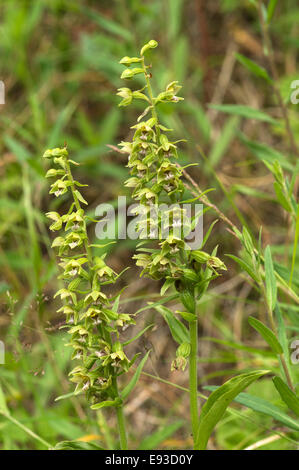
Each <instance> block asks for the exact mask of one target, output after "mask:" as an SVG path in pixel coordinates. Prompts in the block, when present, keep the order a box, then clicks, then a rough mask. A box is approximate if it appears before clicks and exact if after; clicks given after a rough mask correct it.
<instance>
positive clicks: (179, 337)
mask: <svg viewBox="0 0 299 470" xmlns="http://www.w3.org/2000/svg"><path fill="white" fill-rule="evenodd" d="M155 309H156V310H157V312H159V313H161V315H162V316H163V318H164V320H165V321H166V323H167V324H168V326H169V329H170V332H171V334H172V337H173V339H174V340H175V341H176V342H177V343H178V344H182V343H188V341H189V332H188V330H187V328H186V327H185V325H184V324H183V323H182V322H180V320H178V319H177V318H176V317H175V315H174V313H173V312H172V311H171V310H169V308H166V307H164V306H162V305H160V306H156V307H155Z"/></svg>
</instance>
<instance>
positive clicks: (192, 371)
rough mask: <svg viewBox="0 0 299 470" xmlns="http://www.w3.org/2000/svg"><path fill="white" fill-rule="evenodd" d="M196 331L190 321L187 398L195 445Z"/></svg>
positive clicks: (194, 323) (197, 414)
mask: <svg viewBox="0 0 299 470" xmlns="http://www.w3.org/2000/svg"><path fill="white" fill-rule="evenodd" d="M197 329H198V321H197V320H195V321H192V322H190V323H189V332H190V345H191V351H190V356H189V397H190V415H191V426H192V435H193V441H194V445H195V441H196V434H197V430H198V426H199V412H198V398H197V395H198V392H197V346H198V339H197Z"/></svg>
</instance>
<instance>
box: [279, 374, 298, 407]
mask: <svg viewBox="0 0 299 470" xmlns="http://www.w3.org/2000/svg"><path fill="white" fill-rule="evenodd" d="M272 380H273V383H274V385H275V388H276V390H277V391H278V393H279V395H280V396H281V398H282V399H283V401H284V402H285V403H286V404H287V405H288V407H289V408H290V410H292V411H294V413H295V414H296V415H297V416H299V398H298V397H297V395H295V393H294V392H293V391H292V390H291V389H290V388H289V387H288V386H287V384H285V383H284V381H283V380H281V378H280V377H273V379H272Z"/></svg>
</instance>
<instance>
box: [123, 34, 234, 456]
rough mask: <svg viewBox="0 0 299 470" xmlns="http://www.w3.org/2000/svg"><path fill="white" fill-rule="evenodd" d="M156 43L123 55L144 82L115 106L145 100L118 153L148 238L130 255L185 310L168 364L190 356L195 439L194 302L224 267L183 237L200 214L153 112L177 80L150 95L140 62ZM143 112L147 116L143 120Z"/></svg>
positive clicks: (181, 364)
mask: <svg viewBox="0 0 299 470" xmlns="http://www.w3.org/2000/svg"><path fill="white" fill-rule="evenodd" d="M155 47H157V42H156V41H154V40H151V41H149V42H148V43H147V44H146V45H145V46H143V47H142V49H141V51H140V56H139V57H124V58H123V59H121V61H120V63H121V64H123V65H124V66H125V67H126V69H125V70H124V72H123V73H122V75H121V78H123V79H131V78H133V77H134V76H135V75H143V76H144V79H145V86H144V87H143V88H142V89H139V90H136V91H132V90H131V89H130V88H127V87H125V88H120V89H119V90H118V95H119V96H121V97H122V101H121V102H120V104H119V106H128V105H130V104H131V103H132V101H133V100H136V99H138V100H143V101H144V102H145V103H146V108H145V110H144V112H143V113H142V114H141V116H139V118H138V120H137V124H136V125H134V126H132V129H134V131H135V132H134V136H133V140H132V141H131V142H121V143H120V147H121V150H122V152H124V153H128V154H129V161H128V167H129V168H130V174H131V177H130V179H129V180H128V181H127V182H126V185H127V186H128V187H130V188H132V196H133V198H134V199H135V200H136V201H137V202H138V203H139V204H140V208H141V209H139V215H140V212H142V215H141V216H140V217H139V224H138V227H137V228H138V231H139V235H140V238H142V239H144V238H148V239H152V240H151V242H150V245H149V247H148V246H145V245H144V243H145V241H143V242H142V243H141V244H140V246H139V253H138V254H136V255H135V256H134V258H135V259H136V263H137V265H138V266H141V267H142V268H143V271H142V273H141V274H145V275H147V276H148V277H150V278H152V279H155V280H161V281H163V286H162V288H161V295H162V296H163V295H164V294H165V292H166V291H167V290H168V289H169V288H172V289H174V290H175V291H176V292H177V294H178V296H179V298H180V300H181V302H182V304H183V306H184V309H185V310H184V311H182V312H176V313H177V314H179V315H180V316H181V317H182V318H183V320H185V321H187V323H188V326H189V328H188V332H187V333H188V335H187V337H186V335H185V334H181V335H180V333H179V332H178V331H177V332H176V333H175V335H174V337H175V339H176V340H177V341H178V342H179V343H180V344H179V347H178V350H177V357H176V359H175V360H174V361H173V363H172V368H176V369H178V368H182V369H184V368H185V366H186V363H187V359H188V360H189V386H190V411H191V423H192V434H193V437H194V442H196V435H197V431H198V428H199V413H198V397H197V395H198V391H197V387H198V378H197V351H198V309H197V303H198V300H199V299H200V297H201V296H202V295H203V294H204V292H205V291H206V289H207V288H208V285H209V282H210V281H211V280H212V279H213V278H215V277H217V276H218V275H219V274H218V271H217V270H225V269H226V267H225V265H224V264H223V262H222V261H221V260H220V259H219V258H217V257H216V256H215V254H216V250H214V252H213V254H212V255H210V254H208V253H206V252H204V251H202V250H201V249H202V247H203V245H202V246H200V249H196V250H191V249H190V248H189V246H188V245H187V243H186V241H185V239H186V236H187V235H189V234H190V232H191V231H192V230H193V229H194V227H195V225H196V223H197V221H198V217H199V215H200V214H198V213H195V214H194V215H193V216H191V217H189V218H187V219H186V217H185V216H186V214H185V209H184V207H183V206H182V202H184V201H183V195H184V191H185V187H184V184H183V181H182V170H181V168H180V167H179V166H178V165H177V164H176V162H175V159H176V158H178V154H177V143H178V142H179V141H176V142H173V141H169V139H168V137H167V133H168V132H169V131H170V129H167V128H166V127H164V126H163V125H162V124H161V123H160V121H159V118H158V112H157V107H158V105H159V103H178V102H179V101H180V100H182V99H183V98H181V97H178V96H177V93H178V92H179V90H180V88H181V87H180V86H179V85H178V82H176V81H173V82H171V83H170V84H169V85H167V87H166V89H165V90H164V91H162V92H161V93H159V94H158V95H157V96H154V94H153V90H152V86H151V82H150V79H151V73H150V72H149V69H150V66H149V65H146V63H145V54H146V53H147V51H149V50H150V49H153V48H155ZM148 114H150V115H151V117H149V118H148V119H147V120H145V118H146V117H148V116H147V115H148ZM189 202H190V201H189ZM165 203H167V204H168V205H170V206H171V208H170V209H169V210H166V211H165V210H164V211H161V210H160V209H159V207H160V205H161V204H165ZM137 211H138V209H137ZM153 214H154V218H153ZM182 235H183V236H182ZM206 238H207V237H206ZM205 241H206V240H205ZM163 309H164V310H163V313H164V314H165V316H166V318H167V321H168V323H169V326H170V328H171V331H172V333H173V332H174V331H175V329H176V327H177V328H178V329H179V330H181V332H185V330H186V327H185V325H184V324H183V323H182V322H181V321H180V320H178V319H177V318H176V317H175V315H174V314H173V313H172V312H171V311H170V310H169V309H166V308H165V307H163ZM195 448H196V443H195Z"/></svg>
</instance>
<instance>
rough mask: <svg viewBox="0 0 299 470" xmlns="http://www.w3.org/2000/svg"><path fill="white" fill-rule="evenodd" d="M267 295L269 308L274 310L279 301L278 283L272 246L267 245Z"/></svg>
mask: <svg viewBox="0 0 299 470" xmlns="http://www.w3.org/2000/svg"><path fill="white" fill-rule="evenodd" d="M265 275H266V295H267V302H268V305H269V308H270V309H271V310H272V311H273V310H274V308H275V305H276V302H277V285H276V277H275V273H274V267H273V261H272V256H271V248H270V246H269V245H267V247H266V250H265Z"/></svg>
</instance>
